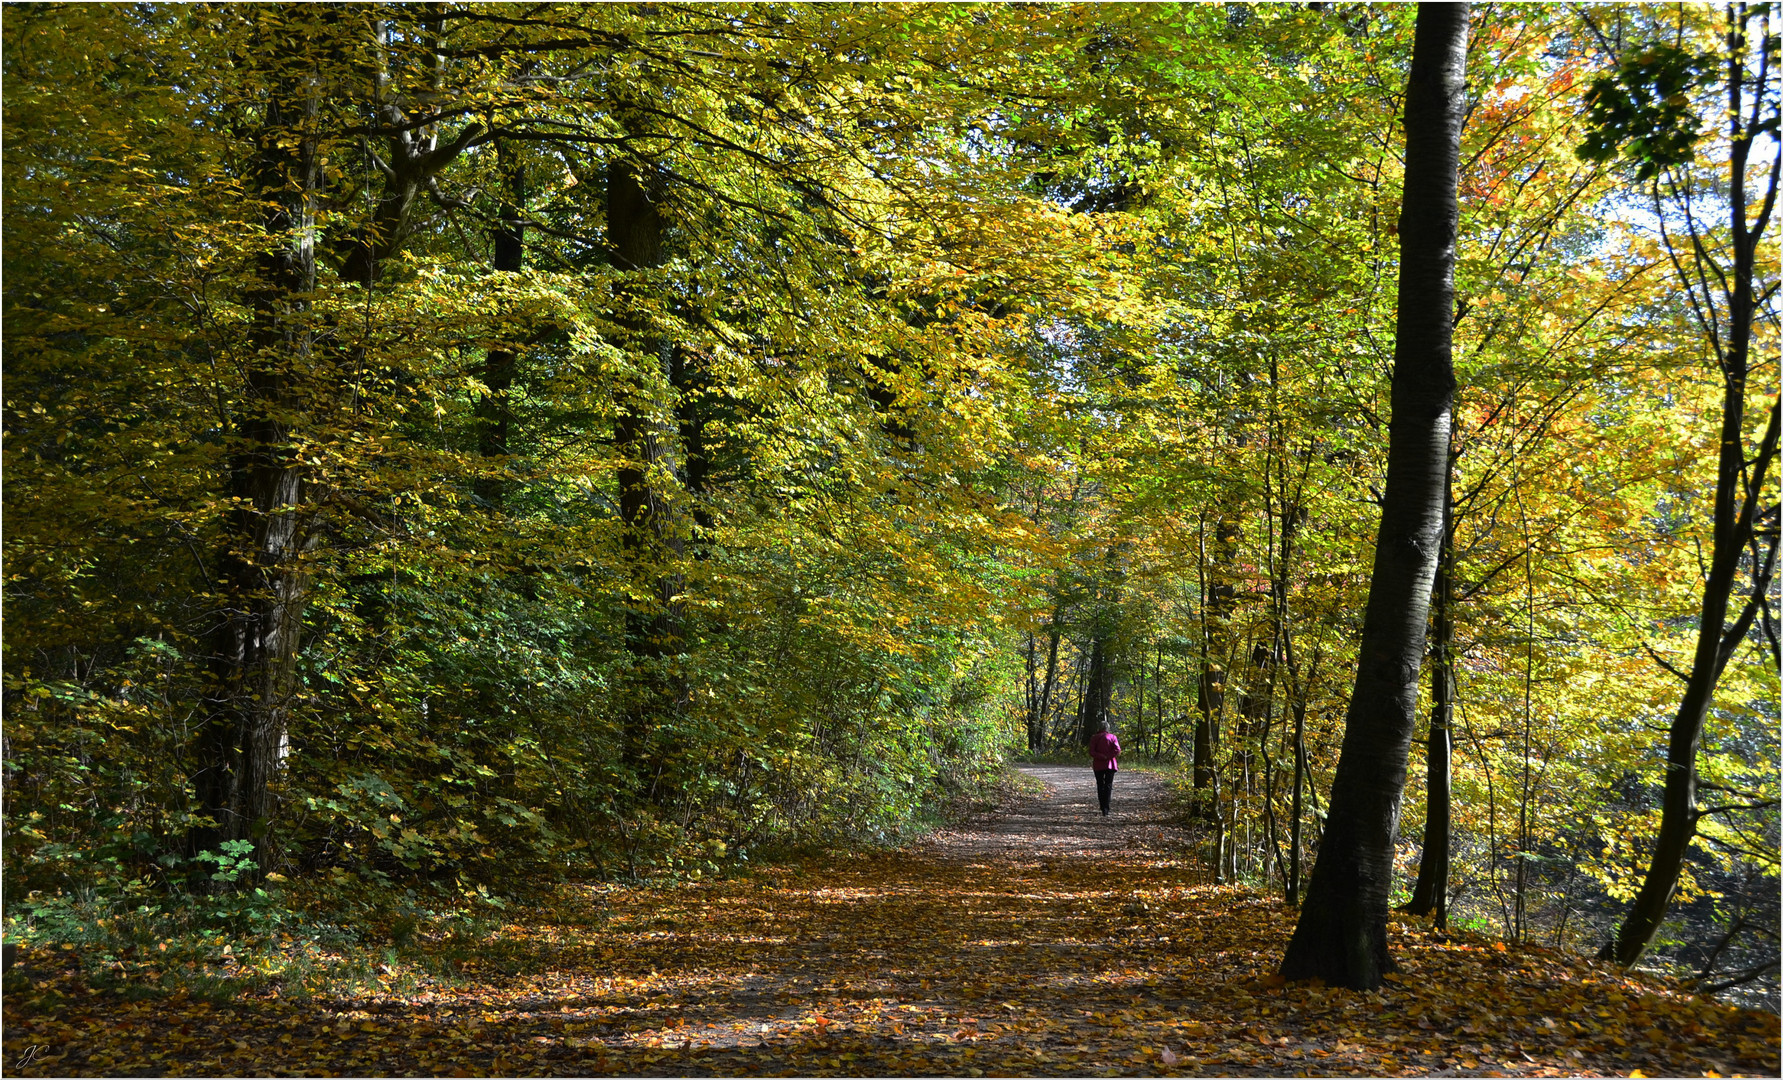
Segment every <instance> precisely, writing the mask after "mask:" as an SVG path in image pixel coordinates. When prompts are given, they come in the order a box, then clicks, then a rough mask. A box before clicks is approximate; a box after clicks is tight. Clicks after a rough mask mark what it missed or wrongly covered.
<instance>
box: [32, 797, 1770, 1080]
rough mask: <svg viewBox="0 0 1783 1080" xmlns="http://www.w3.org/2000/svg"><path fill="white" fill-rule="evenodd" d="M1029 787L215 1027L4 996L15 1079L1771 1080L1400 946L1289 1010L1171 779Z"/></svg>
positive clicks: (1548, 967) (1765, 1026)
mask: <svg viewBox="0 0 1783 1080" xmlns="http://www.w3.org/2000/svg"><path fill="white" fill-rule="evenodd" d="M1023 771H1024V772H1025V773H1027V774H1028V775H1029V776H1031V777H1033V778H1034V779H1037V780H1039V781H1041V782H1042V783H1043V784H1044V785H1045V788H1046V790H1045V792H1044V794H1038V795H1027V796H1021V797H1016V798H1013V799H1012V800H1011V801H1010V802H1009V803H1008V804H1007V805H1005V806H1003V807H1001V808H999V809H998V810H997V811H996V812H995V813H992V814H987V815H984V816H981V817H979V818H976V819H974V820H972V821H969V822H967V823H965V824H963V825H961V826H959V827H956V828H953V829H949V830H945V831H942V832H940V833H937V834H934V835H932V836H930V837H927V838H925V839H923V840H922V841H920V842H918V843H915V844H912V845H910V846H908V847H906V848H903V849H900V850H896V851H881V852H873V853H866V854H860V855H852V856H832V857H826V858H821V859H813V860H810V861H807V862H804V863H802V864H794V865H778V866H764V867H757V868H755V869H754V870H752V871H751V872H749V873H748V874H746V875H744V876H738V877H732V878H729V879H726V880H720V881H700V882H687V883H681V884H669V885H660V886H650V887H635V888H621V887H617V886H573V887H565V888H563V889H561V890H560V891H559V894H558V896H557V898H556V899H555V901H554V902H552V903H550V904H548V905H543V906H540V907H536V908H532V909H529V910H524V911H522V910H511V911H510V912H508V913H507V916H506V917H507V918H508V919H510V920H511V921H509V922H508V923H507V924H506V925H503V926H500V927H496V928H492V930H491V932H490V933H489V934H487V935H486V936H483V937H479V938H475V939H470V940H466V939H465V938H463V937H459V938H456V939H453V938H449V937H447V936H445V935H434V936H429V935H425V934H424V935H422V937H421V938H420V939H419V940H417V941H416V942H414V943H413V944H412V945H408V946H405V947H403V948H402V949H390V950H389V951H388V952H384V951H383V947H382V946H377V945H375V944H374V945H372V946H369V947H368V949H367V952H368V953H369V954H370V955H369V956H367V957H362V958H360V962H361V963H364V964H368V965H371V966H374V967H376V966H378V964H379V959H380V957H379V955H378V954H379V953H382V954H383V959H384V961H385V962H384V963H383V964H382V965H381V967H382V971H381V973H380V974H378V975H375V976H373V978H374V980H376V983H375V985H367V984H361V985H360V986H358V987H356V988H352V989H345V988H343V987H344V985H345V984H344V981H343V980H338V979H336V980H334V981H332V982H330V983H319V984H318V985H316V986H315V987H314V988H313V989H310V990H309V991H308V993H307V994H300V993H296V992H294V991H296V990H297V989H298V988H297V987H283V988H280V991H279V992H278V993H277V994H274V993H271V992H268V991H266V990H261V991H258V992H255V993H252V994H243V995H242V996H240V997H237V998H235V999H233V1000H229V1001H226V1002H222V1003H211V1002H204V1001H198V1000H196V999H190V998H186V997H183V996H179V995H175V996H167V995H164V994H157V993H155V992H154V991H153V990H152V989H151V987H152V986H154V985H155V984H157V983H159V982H160V981H161V980H162V978H163V975H164V974H165V973H164V972H160V971H154V970H149V969H145V968H138V969H136V971H135V973H134V974H133V975H132V976H131V982H132V984H133V985H134V986H135V987H136V988H137V992H136V993H118V992H116V991H115V990H95V989H93V988H92V987H90V986H89V985H87V984H86V983H85V982H84V981H83V980H82V979H81V978H80V977H78V976H77V975H75V974H74V973H73V971H72V970H71V969H69V970H65V971H63V972H62V973H61V974H59V975H58V974H56V973H52V972H49V971H43V970H39V971H35V972H32V973H31V976H30V977H31V978H32V979H33V980H34V981H35V982H36V985H34V986H31V987H29V988H28V989H26V990H24V991H22V992H15V988H16V987H17V986H18V985H19V984H17V983H15V982H14V981H13V980H14V979H15V978H16V977H17V972H16V970H15V973H14V974H12V975H9V977H8V980H7V991H8V992H7V994H6V1022H5V1032H4V1035H5V1045H6V1066H7V1072H8V1074H9V1075H15V1076H34V1075H274V1074H277V1075H341V1074H347V1075H379V1074H385V1075H417V1076H427V1075H458V1076H465V1075H513V1076H536V1075H560V1076H586V1075H604V1074H618V1075H628V1076H654V1075H670V1076H681V1075H691V1076H701V1075H717V1076H727V1075H748V1076H759V1075H804V1076H812V1075H869V1076H873V1075H906V1076H910V1075H916V1076H922V1075H931V1076H932V1075H944V1076H977V1075H984V1074H991V1075H1011V1074H1013V1075H1071V1076H1082V1075H1104V1076H1116V1075H1157V1074H1161V1073H1168V1074H1177V1075H1217V1076H1250V1075H1256V1076H1287V1075H1295V1074H1301V1075H1308V1074H1310V1075H1345V1074H1347V1075H1364V1076H1368V1075H1378V1076H1394V1075H1409V1076H1430V1075H1434V1076H1454V1075H1500V1076H1502V1075H1529V1076H1573V1075H1613V1074H1616V1073H1622V1074H1626V1073H1627V1072H1628V1070H1629V1069H1630V1068H1633V1067H1637V1066H1638V1067H1639V1068H1640V1069H1642V1070H1643V1071H1644V1072H1646V1073H1647V1074H1648V1075H1662V1076H1664V1075H1674V1076H1675V1075H1702V1074H1703V1073H1704V1071H1705V1070H1707V1069H1711V1068H1712V1069H1714V1070H1715V1071H1716V1072H1718V1073H1720V1074H1721V1075H1733V1074H1738V1073H1749V1074H1759V1075H1776V1074H1777V1071H1778V1070H1777V1063H1778V1049H1777V1047H1778V1036H1777V1026H1776V1018H1775V1017H1774V1016H1769V1015H1767V1014H1759V1013H1744V1012H1740V1011H1738V1010H1733V1009H1728V1008H1725V1007H1723V1006H1719V1005H1715V1004H1713V1003H1706V1002H1700V1001H1697V1000H1694V999H1692V998H1690V997H1689V996H1688V995H1684V994H1678V993H1675V992H1672V991H1667V990H1663V989H1660V988H1656V987H1655V986H1653V985H1651V984H1642V983H1640V982H1638V981H1636V980H1631V979H1629V978H1628V977H1626V976H1623V975H1622V974H1620V973H1619V972H1616V971H1612V970H1608V969H1604V968H1598V967H1594V966H1592V965H1589V964H1587V963H1585V962H1584V961H1582V960H1580V959H1578V958H1577V957H1565V956H1559V955H1557V954H1554V953H1551V952H1548V951H1546V950H1541V949H1534V948H1513V949H1510V950H1508V951H1507V950H1505V948H1504V946H1503V945H1494V944H1493V943H1492V942H1490V941H1488V940H1486V939H1483V938H1472V937H1467V936H1465V935H1456V936H1454V937H1452V938H1451V937H1444V936H1440V935H1434V934H1428V933H1425V932H1424V931H1423V929H1422V928H1421V927H1419V926H1417V925H1416V924H1405V923H1402V924H1399V925H1398V926H1397V927H1396V929H1395V932H1394V935H1393V937H1394V942H1393V945H1394V949H1395V951H1396V954H1397V955H1398V957H1399V958H1400V961H1401V963H1402V965H1403V967H1404V969H1405V970H1404V973H1403V975H1402V976H1401V977H1399V979H1398V981H1396V982H1395V983H1392V984H1390V985H1389V986H1388V987H1387V988H1385V990H1384V991H1383V992H1382V993H1378V994H1354V993H1350V992H1348V991H1341V990H1327V989H1322V988H1318V987H1313V986H1301V985H1296V986H1283V985H1282V984H1281V982H1280V980H1278V979H1275V978H1274V977H1273V976H1272V974H1271V973H1272V971H1273V968H1274V966H1275V964H1276V962H1277V961H1278V959H1279V956H1280V950H1281V948H1282V946H1283V945H1284V944H1285V942H1286V941H1287V937H1288V934H1289V932H1290V931H1291V929H1292V925H1293V913H1292V911H1290V910H1289V909H1287V908H1286V907H1284V906H1283V905H1282V904H1281V903H1280V902H1279V901H1278V900H1276V899H1274V898H1273V897H1268V896H1264V895H1259V894H1257V893H1255V892H1252V891H1248V890H1245V889H1243V888H1237V887H1231V886H1215V885H1212V884H1209V883H1208V882H1207V880H1206V873H1205V871H1204V870H1203V869H1202V867H1201V866H1200V865H1199V863H1198V862H1197V860H1195V859H1194V858H1192V857H1191V856H1190V854H1189V853H1188V852H1187V851H1186V850H1185V849H1184V848H1183V846H1182V842H1183V840H1184V839H1185V837H1184V835H1183V834H1182V833H1181V831H1180V830H1178V828H1177V827H1176V826H1175V825H1173V824H1172V822H1171V821H1170V815H1169V799H1168V790H1167V786H1166V785H1165V782H1164V781H1163V780H1162V779H1160V778H1159V777H1157V776H1154V775H1147V774H1145V773H1142V772H1138V771H1123V772H1122V773H1121V775H1120V776H1119V777H1117V779H1116V782H1115V813H1114V814H1113V815H1111V816H1110V817H1109V818H1107V819H1103V818H1102V817H1101V815H1100V814H1099V813H1097V812H1096V811H1095V807H1094V798H1095V787H1094V781H1093V778H1092V777H1091V774H1090V772H1089V770H1088V769H1087V768H1046V767H1030V768H1025V769H1024V770H1023ZM151 960H152V957H151ZM231 963H234V962H233V961H223V960H221V959H219V961H218V967H217V969H216V970H217V971H219V972H239V971H241V970H242V969H241V968H240V967H231V966H229V965H230V964H231ZM169 981H171V980H169ZM145 995H146V996H145ZM33 1047H35V1048H36V1049H32V1048H33Z"/></svg>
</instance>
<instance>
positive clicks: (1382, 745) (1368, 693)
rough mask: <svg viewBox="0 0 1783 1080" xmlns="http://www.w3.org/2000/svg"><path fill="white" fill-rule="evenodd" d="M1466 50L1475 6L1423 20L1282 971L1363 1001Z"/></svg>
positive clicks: (1427, 566)
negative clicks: (1313, 831) (1349, 577)
mask: <svg viewBox="0 0 1783 1080" xmlns="http://www.w3.org/2000/svg"><path fill="white" fill-rule="evenodd" d="M1467 36H1468V5H1466V4H1432V3H1425V4H1420V5H1419V6H1418V19H1417V27H1416V31H1415V35H1414V38H1413V44H1412V63H1411V75H1410V80H1409V83H1408V86H1407V91H1406V104H1405V133H1406V140H1405V142H1406V145H1405V194H1404V203H1403V208H1402V210H1401V212H1400V217H1399V235H1400V246H1399V311H1398V328H1397V331H1396V333H1395V336H1394V348H1393V361H1394V366H1393V385H1392V409H1393V414H1392V419H1391V422H1390V428H1389V436H1388V439H1389V444H1388V463H1387V480H1386V487H1385V491H1384V494H1383V496H1382V500H1381V526H1380V532H1379V534H1378V537H1377V539H1376V542H1375V556H1374V566H1373V570H1372V573H1371V576H1370V584H1369V597H1368V606H1367V610H1366V613H1365V615H1364V621H1363V628H1362V645H1361V655H1360V657H1359V658H1358V661H1357V671H1356V684H1355V689H1354V691H1353V693H1352V695H1351V698H1350V707H1349V711H1348V713H1347V715H1346V717H1345V725H1344V737H1343V748H1342V751H1341V753H1340V755H1339V757H1338V763H1337V774H1336V777H1335V779H1334V781H1333V783H1332V788H1331V796H1330V801H1329V810H1328V812H1327V818H1326V826H1325V835H1324V839H1323V840H1322V841H1321V843H1320V845H1319V855H1318V860H1317V862H1315V863H1314V865H1313V872H1312V876H1311V878H1310V880H1309V881H1308V882H1307V889H1306V898H1305V901H1304V902H1303V904H1302V907H1301V911H1300V921H1299V923H1298V924H1297V925H1296V926H1295V928H1294V936H1293V938H1292V939H1291V940H1290V941H1289V943H1288V949H1287V953H1286V955H1285V956H1284V957H1283V959H1282V967H1281V973H1282V974H1283V975H1284V976H1286V977H1288V978H1291V979H1298V978H1307V977H1312V976H1317V977H1319V978H1323V979H1324V980H1325V981H1326V982H1328V983H1332V984H1334V985H1341V986H1348V987H1351V988H1353V989H1358V990H1370V989H1373V988H1374V987H1376V986H1378V985H1380V983H1381V978H1382V976H1383V975H1384V974H1386V973H1387V972H1389V971H1392V970H1393V961H1392V958H1391V957H1390V956H1389V955H1388V952H1387V907H1388V895H1389V893H1390V892H1391V890H1392V882H1393V847H1394V843H1395V841H1396V840H1397V839H1398V831H1399V805H1400V797H1401V794H1402V793H1403V791H1404V788H1405V775H1406V760H1407V757H1408V755H1409V753H1410V749H1411V739H1412V733H1413V731H1414V730H1415V728H1416V726H1417V715H1416V709H1417V699H1418V673H1419V670H1420V668H1421V665H1422V661H1423V651H1424V637H1425V630H1426V622H1427V619H1428V617H1429V603H1430V587H1431V581H1432V578H1433V577H1434V576H1435V572H1436V562H1437V555H1438V551H1439V550H1440V548H1441V546H1442V527H1443V520H1442V519H1443V490H1444V486H1445V483H1446V479H1447V475H1448V443H1449V424H1450V406H1451V403H1452V400H1453V397H1454V391H1455V378H1454V361H1453V356H1452V353H1451V331H1452V326H1453V323H1452V312H1453V310H1454V270H1455V233H1456V224H1457V220H1458V218H1459V201H1458V198H1457V193H1456V182H1457V174H1458V169H1459V160H1460V147H1461V122H1462V113H1463V104H1464V100H1463V89H1464V82H1465V77H1466V63H1467Z"/></svg>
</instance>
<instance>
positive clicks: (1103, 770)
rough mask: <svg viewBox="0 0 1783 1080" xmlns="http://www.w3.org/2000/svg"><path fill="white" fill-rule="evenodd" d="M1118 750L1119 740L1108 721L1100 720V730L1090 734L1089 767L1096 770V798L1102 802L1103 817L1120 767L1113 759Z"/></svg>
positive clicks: (1119, 746)
mask: <svg viewBox="0 0 1783 1080" xmlns="http://www.w3.org/2000/svg"><path fill="white" fill-rule="evenodd" d="M1120 752H1121V740H1120V739H1119V738H1118V737H1117V736H1116V735H1115V733H1114V731H1113V729H1112V728H1110V727H1109V724H1108V721H1106V720H1104V721H1102V730H1101V731H1098V732H1097V733H1096V734H1094V735H1091V736H1090V768H1091V769H1094V770H1095V772H1096V798H1097V800H1098V801H1100V802H1101V804H1102V816H1103V817H1107V816H1108V800H1109V797H1110V796H1111V795H1113V794H1114V774H1115V773H1116V772H1117V771H1119V769H1120V764H1119V762H1117V761H1116V760H1115V759H1116V758H1118V757H1119V756H1120Z"/></svg>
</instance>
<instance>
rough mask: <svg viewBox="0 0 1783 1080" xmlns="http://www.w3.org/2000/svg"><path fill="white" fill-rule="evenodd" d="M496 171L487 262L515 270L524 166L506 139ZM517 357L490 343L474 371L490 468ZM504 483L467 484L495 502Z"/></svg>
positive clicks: (521, 247)
mask: <svg viewBox="0 0 1783 1080" xmlns="http://www.w3.org/2000/svg"><path fill="white" fill-rule="evenodd" d="M495 157H496V162H497V166H496V167H497V171H498V172H500V174H501V178H502V185H503V188H504V191H503V193H502V200H501V208H500V217H499V218H498V219H497V221H496V224H495V228H494V229H492V230H490V233H491V235H490V239H491V241H492V246H493V248H494V252H493V258H492V259H491V260H490V268H491V269H493V270H495V271H497V272H498V273H519V272H520V271H521V270H522V269H523V268H524V267H525V264H526V223H525V219H524V217H523V216H522V213H523V208H524V207H525V205H526V170H525V166H523V165H522V164H521V163H520V161H519V160H518V155H517V154H516V153H514V151H513V148H512V147H510V146H509V145H508V144H507V143H505V142H497V143H496V144H495ZM516 359H517V356H516V353H515V350H513V349H511V348H500V349H490V350H489V355H488V356H487V358H485V360H484V362H483V369H482V371H481V372H479V374H480V375H481V377H482V380H483V385H484V386H485V387H486V388H487V389H488V391H489V392H488V393H486V394H484V395H482V396H481V397H479V398H478V399H477V405H476V417H477V452H478V453H479V454H481V455H482V457H483V458H484V459H485V461H484V465H483V468H484V469H485V470H490V469H492V468H494V466H493V464H492V463H493V462H495V461H499V460H500V459H503V458H506V457H507V456H508V454H509V452H510V449H511V448H510V446H509V438H510V436H511V434H512V427H513V418H514V410H513V407H512V403H511V402H510V400H509V397H508V394H509V391H510V390H512V388H513V386H514V364H515V361H516ZM505 488H506V485H505V484H503V483H502V481H501V480H499V479H497V478H496V477H494V476H490V475H488V474H487V473H485V475H483V476H480V477H478V478H477V480H476V482H475V484H473V485H472V490H473V491H474V492H475V493H476V496H477V498H479V499H480V500H482V501H483V502H484V503H485V504H487V505H489V506H491V507H497V508H499V507H500V506H501V505H502V502H503V496H504V493H505Z"/></svg>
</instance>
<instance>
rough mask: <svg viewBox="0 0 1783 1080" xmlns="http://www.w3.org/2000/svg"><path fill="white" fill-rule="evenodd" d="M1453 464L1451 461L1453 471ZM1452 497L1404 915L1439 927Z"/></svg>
mask: <svg viewBox="0 0 1783 1080" xmlns="http://www.w3.org/2000/svg"><path fill="white" fill-rule="evenodd" d="M1453 467H1454V459H1453V457H1451V458H1450V468H1451V470H1452V469H1453ZM1454 507H1455V503H1454V493H1453V491H1452V490H1450V489H1449V488H1448V485H1447V483H1446V482H1445V484H1444V496H1443V546H1442V552H1441V554H1440V555H1439V556H1438V558H1437V563H1436V583H1435V584H1434V585H1433V586H1432V587H1431V592H1432V594H1433V595H1434V597H1435V600H1436V620H1435V621H1436V627H1435V630H1436V642H1435V644H1434V646H1433V647H1432V648H1431V650H1430V740H1429V744H1428V748H1427V750H1426V754H1425V765H1424V769H1425V780H1424V791H1425V797H1424V801H1425V804H1426V810H1425V814H1424V850H1423V853H1422V854H1421V856H1420V857H1419V860H1418V884H1417V886H1416V887H1415V888H1413V889H1412V898H1411V902H1410V903H1408V904H1406V905H1405V910H1406V911H1407V912H1408V913H1410V914H1412V915H1430V914H1433V913H1434V914H1435V916H1436V925H1437V926H1439V927H1443V928H1446V927H1447V926H1448V925H1449V809H1450V803H1449V797H1450V774H1449V761H1450V756H1451V754H1452V753H1453V749H1454V743H1453V740H1452V737H1451V735H1450V731H1451V729H1452V727H1453V723H1452V722H1453V719H1454V714H1455V677H1454V668H1453V666H1452V665H1453V663H1454V657H1453V656H1452V650H1453V647H1454V641H1455V621H1454V613H1453V612H1451V611H1450V610H1449V604H1450V601H1451V594H1452V589H1453V582H1452V580H1451V579H1452V578H1453V575H1454V569H1455V536H1454V527H1455V526H1454Z"/></svg>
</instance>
